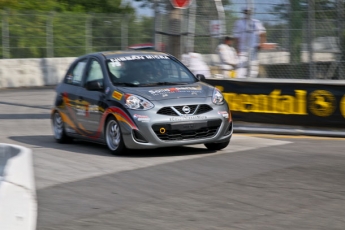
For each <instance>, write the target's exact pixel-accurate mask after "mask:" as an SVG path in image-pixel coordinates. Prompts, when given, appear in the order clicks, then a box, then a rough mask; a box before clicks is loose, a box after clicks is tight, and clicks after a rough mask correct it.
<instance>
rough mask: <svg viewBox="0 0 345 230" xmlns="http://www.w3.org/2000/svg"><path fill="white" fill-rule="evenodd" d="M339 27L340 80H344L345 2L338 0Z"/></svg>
mask: <svg viewBox="0 0 345 230" xmlns="http://www.w3.org/2000/svg"><path fill="white" fill-rule="evenodd" d="M337 9H338V10H337V14H338V20H337V23H338V25H337V27H338V38H339V49H340V53H339V54H338V57H337V60H338V78H339V79H344V65H343V64H344V60H345V57H344V55H345V33H344V25H343V24H344V0H337Z"/></svg>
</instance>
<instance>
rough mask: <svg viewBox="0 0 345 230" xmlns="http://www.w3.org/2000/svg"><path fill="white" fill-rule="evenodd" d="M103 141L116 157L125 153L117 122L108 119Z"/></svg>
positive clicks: (111, 118) (113, 119) (112, 118)
mask: <svg viewBox="0 0 345 230" xmlns="http://www.w3.org/2000/svg"><path fill="white" fill-rule="evenodd" d="M105 141H106V144H107V146H108V149H109V150H110V151H111V153H112V154H114V155H117V154H120V153H123V152H124V151H125V149H126V148H125V145H124V143H123V139H122V134H121V129H120V124H119V122H118V121H117V120H116V119H115V118H114V117H110V118H109V119H108V120H107V123H106V128H105Z"/></svg>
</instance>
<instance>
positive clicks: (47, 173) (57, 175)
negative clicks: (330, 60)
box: [35, 135, 291, 189]
mask: <svg viewBox="0 0 345 230" xmlns="http://www.w3.org/2000/svg"><path fill="white" fill-rule="evenodd" d="M288 143H291V142H289V141H280V140H270V139H264V138H257V137H248V136H236V135H234V136H233V138H232V140H231V143H230V144H229V146H228V147H227V148H225V149H223V150H221V151H218V152H215V153H208V154H202V153H201V154H193V155H190V154H189V153H188V151H189V149H187V148H186V150H185V155H183V153H181V154H180V155H177V156H175V155H174V156H171V154H170V155H168V156H164V154H165V153H164V152H162V156H157V155H155V156H154V157H146V156H145V155H148V154H149V151H150V150H145V152H143V157H116V156H115V157H112V156H111V155H110V153H109V156H104V155H94V154H92V153H91V154H85V153H78V152H75V151H74V150H75V148H79V149H80V148H81V146H80V145H78V146H73V144H71V145H70V146H71V150H72V151H71V152H68V151H64V150H59V151H57V150H54V152H49V151H48V150H47V152H44V151H42V150H43V149H42V150H41V153H40V154H39V155H35V171H36V185H37V189H43V188H46V187H50V186H54V185H58V184H61V183H67V182H73V181H78V180H83V179H87V178H91V177H96V176H101V175H105V174H112V173H118V172H123V171H129V170H135V169H140V168H145V167H151V166H156V165H160V164H165V163H171V162H176V161H183V160H189V159H196V158H201V157H212V156H215V155H219V154H226V153H234V152H239V151H247V150H251V149H257V148H263V147H269V146H277V145H284V144H288ZM96 147H97V146H96ZM188 147H192V148H202V149H205V147H204V145H192V146H188ZM102 150H104V149H102ZM156 151H157V150H156ZM162 151H165V150H164V149H162ZM35 152H37V151H35ZM103 152H104V151H103Z"/></svg>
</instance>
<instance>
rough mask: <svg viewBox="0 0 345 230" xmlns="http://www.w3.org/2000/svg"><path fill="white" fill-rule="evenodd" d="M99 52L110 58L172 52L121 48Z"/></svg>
mask: <svg viewBox="0 0 345 230" xmlns="http://www.w3.org/2000/svg"><path fill="white" fill-rule="evenodd" d="M99 54H101V55H103V56H104V57H105V58H106V59H110V58H117V57H123V56H131V55H165V56H166V55H168V56H171V55H170V54H167V53H163V52H159V51H155V50H121V51H120V50H119V51H105V52H99Z"/></svg>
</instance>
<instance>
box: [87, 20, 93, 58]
mask: <svg viewBox="0 0 345 230" xmlns="http://www.w3.org/2000/svg"><path fill="white" fill-rule="evenodd" d="M92 16H93V15H92V14H89V15H86V20H85V52H86V53H91V52H92Z"/></svg>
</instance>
